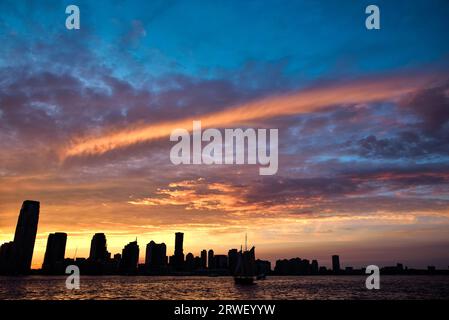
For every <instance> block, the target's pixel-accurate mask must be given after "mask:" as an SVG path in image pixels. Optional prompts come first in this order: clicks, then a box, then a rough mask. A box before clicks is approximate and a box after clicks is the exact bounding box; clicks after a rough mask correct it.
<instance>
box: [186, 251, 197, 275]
mask: <svg viewBox="0 0 449 320" xmlns="http://www.w3.org/2000/svg"><path fill="white" fill-rule="evenodd" d="M194 269H195V257H194V256H193V253H191V252H189V253H188V254H187V255H186V261H185V270H186V271H193V270H194Z"/></svg>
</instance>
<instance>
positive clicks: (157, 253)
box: [145, 240, 167, 268]
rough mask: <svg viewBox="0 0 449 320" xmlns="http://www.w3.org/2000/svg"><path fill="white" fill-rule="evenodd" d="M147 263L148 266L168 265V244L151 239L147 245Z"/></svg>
mask: <svg viewBox="0 0 449 320" xmlns="http://www.w3.org/2000/svg"><path fill="white" fill-rule="evenodd" d="M145 265H146V267H147V268H160V267H163V266H166V265H167V246H166V245H165V243H160V244H159V243H156V242H154V241H153V240H151V241H150V242H149V243H148V244H147V247H146V252H145Z"/></svg>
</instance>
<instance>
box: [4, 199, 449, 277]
mask: <svg viewBox="0 0 449 320" xmlns="http://www.w3.org/2000/svg"><path fill="white" fill-rule="evenodd" d="M39 211H40V203H39V202H38V201H35V200H25V201H24V202H23V204H22V208H21V210H20V213H19V217H18V221H17V226H16V232H15V235H14V240H13V241H10V242H5V243H0V274H2V273H4V274H11V273H12V274H14V273H17V274H28V273H30V272H31V269H39V270H40V271H41V272H42V273H43V274H63V273H64V270H65V268H66V267H67V266H68V265H71V264H75V265H78V266H79V267H80V268H81V269H82V270H83V273H87V274H176V272H193V271H201V270H203V272H204V271H206V270H209V271H215V272H217V271H218V272H220V270H222V271H223V270H228V272H229V275H232V274H233V273H234V270H236V266H237V264H238V263H237V260H238V258H237V255H238V252H239V251H240V252H242V251H243V250H245V251H246V250H248V243H247V234H245V245H244V246H243V244H242V245H241V246H240V249H238V248H229V249H228V251H227V254H219V253H217V252H215V251H214V250H213V248H209V249H206V248H204V249H202V250H201V252H200V253H199V254H198V255H195V254H193V253H192V252H191V251H189V252H188V253H187V254H184V233H183V232H176V233H175V239H174V243H175V245H174V250H173V254H172V255H170V254H168V253H167V245H166V243H164V242H162V243H156V242H155V241H154V240H151V241H150V242H148V243H147V244H146V246H145V247H144V250H142V251H141V250H140V247H139V244H138V241H137V238H136V239H135V240H134V241H131V242H129V243H128V244H126V245H125V246H124V247H123V249H122V251H121V252H118V253H111V252H109V251H108V244H107V243H108V242H107V237H106V235H105V234H104V233H95V234H94V235H93V237H92V239H91V241H90V247H89V255H88V257H79V256H76V253H77V251H76V252H75V256H74V257H73V258H71V257H70V256H67V255H66V243H67V233H64V232H54V233H50V234H49V235H48V238H47V244H46V249H45V255H44V261H43V263H42V265H41V267H40V268H32V264H31V259H32V256H33V250H34V242H35V239H36V234H37V232H36V231H37V228H38V220H39V214H40V212H39ZM254 248H255V247H254V246H253V248H252V250H254ZM141 252H143V253H144V260H143V263H142V258H141V254H140V253H141ZM271 264H272V262H271V261H269V260H261V259H257V260H256V266H257V270H263V272H261V274H269V273H271V272H275V273H276V274H278V275H282V274H300V275H307V274H312V275H317V274H329V270H330V271H331V272H332V274H345V273H346V274H360V272H361V274H363V273H364V271H363V270H364V268H365V267H366V266H362V267H361V268H360V269H357V268H354V266H348V265H347V266H342V265H341V264H340V255H337V254H333V255H332V257H331V266H330V268H327V266H326V265H322V264H319V262H318V260H317V259H313V260H312V261H311V263H310V260H308V259H306V258H304V257H303V259H301V258H299V257H297V256H296V257H294V258H285V257H283V258H279V259H276V262H275V264H274V268H272V267H271ZM371 264H373V263H371ZM379 267H381V268H383V270H384V272H387V273H388V272H389V273H393V274H394V273H402V272H404V270H405V271H407V270H409V266H405V269H404V265H403V264H402V263H399V262H398V263H397V264H396V265H395V266H390V265H389V266H382V265H379ZM448 268H449V266H448ZM292 270H295V271H292ZM410 270H411V271H412V272H416V269H414V268H411V269H410ZM437 270H440V269H438V268H437ZM442 270H445V268H442ZM222 271H221V272H222ZM427 271H428V272H435V265H433V264H428V265H427ZM354 272H356V273H354Z"/></svg>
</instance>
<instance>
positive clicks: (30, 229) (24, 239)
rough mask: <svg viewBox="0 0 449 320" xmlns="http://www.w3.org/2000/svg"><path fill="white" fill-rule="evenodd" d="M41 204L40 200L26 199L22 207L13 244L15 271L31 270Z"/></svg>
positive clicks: (24, 271) (25, 272)
mask: <svg viewBox="0 0 449 320" xmlns="http://www.w3.org/2000/svg"><path fill="white" fill-rule="evenodd" d="M39 206H40V204H39V202H38V201H31V200H25V201H24V202H23V204H22V208H21V209H20V214H19V219H18V221H17V226H16V233H15V235H14V245H13V248H14V249H13V251H14V257H13V260H14V272H15V273H19V274H27V273H29V272H30V269H31V260H32V259H33V250H34V242H35V241H36V233H37V224H38V222H39Z"/></svg>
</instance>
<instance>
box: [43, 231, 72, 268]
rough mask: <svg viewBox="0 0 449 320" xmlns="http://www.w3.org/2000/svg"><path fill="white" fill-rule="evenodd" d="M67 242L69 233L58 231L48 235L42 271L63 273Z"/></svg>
mask: <svg viewBox="0 0 449 320" xmlns="http://www.w3.org/2000/svg"><path fill="white" fill-rule="evenodd" d="M66 243H67V233H63V232H56V233H50V234H49V235H48V240H47V248H46V250H45V256H44V263H43V264H42V271H44V272H45V273H62V271H63V270H62V269H63V262H64V256H65V246H66Z"/></svg>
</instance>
